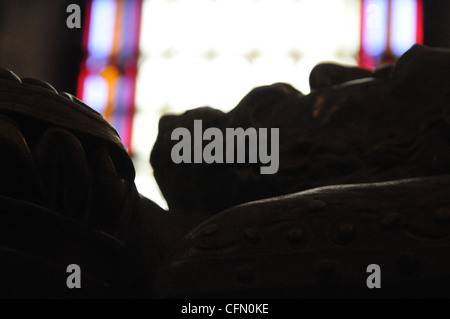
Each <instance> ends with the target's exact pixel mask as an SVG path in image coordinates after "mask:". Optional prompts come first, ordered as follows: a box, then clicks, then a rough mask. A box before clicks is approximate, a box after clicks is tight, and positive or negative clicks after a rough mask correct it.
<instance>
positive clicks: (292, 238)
mask: <svg viewBox="0 0 450 319" xmlns="http://www.w3.org/2000/svg"><path fill="white" fill-rule="evenodd" d="M304 238H305V234H304V232H303V230H302V229H301V228H292V229H291V230H289V232H288V235H287V240H288V241H289V243H291V244H294V245H298V244H300V243H302V242H303V240H304Z"/></svg>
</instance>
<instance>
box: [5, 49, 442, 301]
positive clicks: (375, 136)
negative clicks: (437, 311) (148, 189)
mask: <svg viewBox="0 0 450 319" xmlns="http://www.w3.org/2000/svg"><path fill="white" fill-rule="evenodd" d="M310 82H311V88H312V92H311V93H310V94H308V95H303V94H302V93H300V92H298V91H297V90H296V89H295V88H293V87H292V86H290V85H289V84H285V83H277V84H273V85H270V86H266V87H261V88H255V89H254V90H253V91H251V92H250V93H249V94H248V95H247V96H246V97H244V99H243V100H242V101H241V102H240V103H239V105H238V106H237V107H236V108H235V109H234V110H232V111H231V112H229V113H226V114H224V113H222V112H220V111H218V110H214V109H213V108H200V109H194V110H190V111H187V112H186V113H184V114H182V115H180V116H173V115H172V116H165V117H163V118H162V119H161V121H160V126H159V136H158V140H157V142H156V143H155V146H154V148H153V151H152V155H151V164H152V165H153V167H154V170H155V177H156V179H157V181H158V184H159V186H160V188H161V190H162V192H163V194H164V196H165V197H166V199H167V200H168V203H169V206H170V207H169V211H164V210H163V209H161V208H160V207H159V206H158V205H156V204H155V203H153V202H152V201H151V200H149V199H147V198H145V197H144V196H142V195H140V194H139V193H138V191H137V189H136V187H135V184H134V177H135V171H134V168H133V165H132V161H131V158H130V157H129V156H128V154H127V152H126V150H125V148H124V147H123V145H122V143H121V141H120V137H119V136H118V134H117V132H116V131H115V130H114V128H113V127H111V126H110V125H109V124H108V123H107V122H106V121H105V120H104V119H103V118H102V116H101V115H100V114H98V113H96V112H95V111H93V110H92V109H90V108H89V107H88V106H86V105H85V104H83V103H82V102H81V101H79V100H77V99H76V98H75V97H73V96H71V95H70V94H66V93H62V92H58V91H57V90H56V89H55V88H53V87H52V86H51V85H49V84H48V83H44V82H41V81H39V80H34V79H19V78H18V77H17V76H16V75H14V73H12V72H10V71H8V70H5V69H1V70H0V148H1V150H2V151H1V156H0V177H1V178H0V219H1V221H0V268H1V270H2V271H1V272H0V297H8V298H17V297H33V298H79V297H82V298H108V297H120V298H130V297H145V298H194V297H208V298H210V297H217V298H223V297H253V298H258V297H269V298H272V297H273V298H282V297H287V298H309V297H317V298H323V297H339V298H343V297H344V298H345V297H368V298H370V297H393V298H395V297H450V291H449V289H448V287H450V271H449V269H450V258H449V250H450V190H449V188H448V185H449V184H450V174H449V172H448V170H449V167H450V166H449V165H448V164H449V159H450V158H449V156H450V153H449V142H450V135H449V120H450V117H449V107H450V52H449V51H446V50H441V49H435V48H427V47H421V46H415V47H413V48H412V49H411V50H410V51H408V52H407V53H405V55H403V56H402V57H401V59H400V60H399V61H398V62H397V63H396V64H395V65H386V66H383V67H381V68H379V69H377V70H375V71H373V72H372V71H367V70H360V69H357V68H348V67H344V66H339V65H332V64H321V65H318V66H317V67H316V68H315V69H314V70H313V71H312V72H311V75H310ZM194 119H201V120H203V126H204V127H217V128H220V129H222V130H223V129H225V128H227V127H243V128H248V127H255V128H260V127H266V128H271V127H278V128H280V169H279V171H278V172H277V174H273V175H261V174H259V167H260V165H259V164H258V165H255V164H254V163H252V164H231V165H228V164H226V165H224V164H205V163H204V164H178V165H177V164H174V163H173V162H172V161H171V158H170V152H171V149H172V147H173V145H174V143H176V141H172V140H171V132H172V130H173V129H174V128H176V127H186V128H188V129H191V128H192V125H193V120H194ZM72 264H77V265H79V266H80V268H81V271H82V273H83V277H82V278H83V283H82V289H70V288H68V287H67V285H66V279H67V277H68V275H69V274H68V273H67V267H68V266H69V265H72ZM373 264H376V265H379V266H380V269H381V271H382V289H370V288H368V286H367V285H366V280H367V277H368V276H369V274H368V273H367V269H368V266H369V265H373Z"/></svg>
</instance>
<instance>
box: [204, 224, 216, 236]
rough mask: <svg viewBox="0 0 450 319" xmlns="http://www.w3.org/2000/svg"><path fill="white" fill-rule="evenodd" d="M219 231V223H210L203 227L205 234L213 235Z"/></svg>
mask: <svg viewBox="0 0 450 319" xmlns="http://www.w3.org/2000/svg"><path fill="white" fill-rule="evenodd" d="M218 231H219V226H218V225H217V224H209V225H207V226H205V227H204V228H203V229H202V234H203V235H213V234H215V233H217V232H218Z"/></svg>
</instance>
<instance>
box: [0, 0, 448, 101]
mask: <svg viewBox="0 0 450 319" xmlns="http://www.w3.org/2000/svg"><path fill="white" fill-rule="evenodd" d="M87 2H88V1H87V0H43V1H36V0H20V1H17V0H16V1H13V0H7V1H0V67H3V68H8V69H11V70H12V71H14V72H15V73H16V74H17V75H19V76H20V77H32V78H37V79H41V80H44V81H47V82H49V83H51V84H52V85H53V86H54V87H55V88H56V89H58V90H59V91H65V92H69V93H72V94H76V87H77V76H78V72H79V69H80V63H81V61H82V58H83V50H82V44H81V43H82V36H83V28H82V29H69V28H67V26H66V19H67V17H68V16H69V13H67V12H66V9H67V6H68V5H69V4H72V3H74V4H78V5H79V6H80V7H81V11H82V20H83V24H84V14H85V11H86V10H85V9H86V7H87ZM424 11H425V12H424V21H425V39H424V44H425V45H429V46H433V47H445V48H450V23H449V21H450V1H448V0H424Z"/></svg>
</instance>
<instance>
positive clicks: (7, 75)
mask: <svg viewBox="0 0 450 319" xmlns="http://www.w3.org/2000/svg"><path fill="white" fill-rule="evenodd" d="M0 79H4V80H10V81H16V82H19V83H22V80H21V79H20V78H19V77H18V76H17V75H16V74H15V73H14V72H12V71H10V70H8V69H4V68H0Z"/></svg>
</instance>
